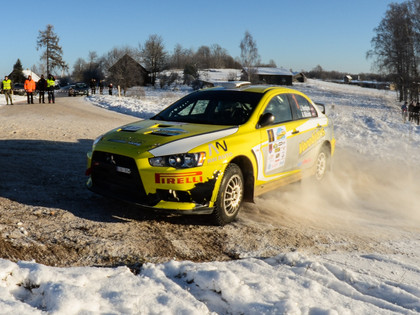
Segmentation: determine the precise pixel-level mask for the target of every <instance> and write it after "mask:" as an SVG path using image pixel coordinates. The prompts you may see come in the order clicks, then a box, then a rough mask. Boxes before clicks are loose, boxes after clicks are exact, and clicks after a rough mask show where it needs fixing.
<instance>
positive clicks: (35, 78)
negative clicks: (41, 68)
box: [22, 69, 41, 82]
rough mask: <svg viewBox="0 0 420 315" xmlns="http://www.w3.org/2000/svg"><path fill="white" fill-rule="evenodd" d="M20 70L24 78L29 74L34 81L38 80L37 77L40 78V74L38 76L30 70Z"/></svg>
mask: <svg viewBox="0 0 420 315" xmlns="http://www.w3.org/2000/svg"><path fill="white" fill-rule="evenodd" d="M22 72H23V75H24V76H25V78H27V77H28V76H29V75H30V76H31V77H32V79H33V80H34V81H37V82H38V81H39V79H41V78H40V76H38V75H37V74H36V73H35V72H33V71H32V70H29V69H26V70H23V71H22Z"/></svg>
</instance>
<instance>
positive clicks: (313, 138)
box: [299, 128, 325, 154]
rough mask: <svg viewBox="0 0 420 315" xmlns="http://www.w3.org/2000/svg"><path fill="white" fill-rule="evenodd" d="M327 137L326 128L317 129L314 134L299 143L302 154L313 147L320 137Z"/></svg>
mask: <svg viewBox="0 0 420 315" xmlns="http://www.w3.org/2000/svg"><path fill="white" fill-rule="evenodd" d="M323 137H325V130H324V128H321V129H318V130H315V131H314V132H313V133H312V135H311V136H310V137H309V138H308V139H307V140H305V141H302V142H301V143H299V154H302V153H303V152H305V151H306V150H308V149H309V148H310V147H312V146H313V145H314V144H315V143H316V142H317V141H318V140H319V139H321V138H323Z"/></svg>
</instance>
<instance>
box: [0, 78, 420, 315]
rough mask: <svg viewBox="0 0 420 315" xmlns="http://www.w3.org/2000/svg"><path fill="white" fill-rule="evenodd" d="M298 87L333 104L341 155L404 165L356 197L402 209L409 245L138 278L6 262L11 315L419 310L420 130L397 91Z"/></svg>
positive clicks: (137, 107) (157, 270)
mask: <svg viewBox="0 0 420 315" xmlns="http://www.w3.org/2000/svg"><path fill="white" fill-rule="evenodd" d="M293 88H295V89H298V90H301V91H302V92H304V93H306V94H307V95H309V96H310V97H311V98H312V99H313V100H314V101H316V102H321V103H325V104H326V107H327V113H328V114H329V116H330V118H331V120H332V121H333V123H334V126H335V134H336V140H337V151H338V152H339V151H340V150H341V152H351V153H352V154H353V155H354V156H363V157H364V158H365V159H366V160H367V161H371V164H369V165H370V166H372V165H379V164H381V165H388V164H392V165H395V164H397V165H399V166H400V169H398V171H396V177H395V178H394V177H392V178H391V179H390V178H389V177H386V176H384V178H386V179H384V180H383V183H381V185H382V186H383V188H382V189H381V190H380V191H378V192H377V191H367V192H366V199H364V200H350V201H351V206H353V207H356V208H358V209H361V211H365V210H366V211H377V212H378V213H379V214H381V216H382V215H383V216H390V213H391V211H393V214H395V208H398V210H399V211H400V213H401V216H404V218H405V219H406V220H407V222H408V223H407V225H404V227H402V228H401V231H400V232H401V237H395V238H391V239H389V240H387V241H386V242H385V244H384V246H385V247H387V248H389V253H383V252H378V253H377V252H363V251H358V250H357V249H355V250H354V251H343V252H338V251H337V252H329V253H326V254H319V255H315V254H311V253H307V252H302V251H295V252H287V253H278V255H277V256H275V257H270V258H260V257H258V255H257V254H256V255H255V256H254V257H250V256H249V253H247V254H246V255H244V257H243V258H242V259H238V260H233V261H229V262H217V261H216V262H207V263H193V262H190V261H169V262H167V263H163V264H151V263H146V264H144V265H143V266H142V268H141V269H140V271H139V273H138V274H137V273H136V272H132V270H130V269H129V268H128V267H117V268H96V267H73V268H55V267H48V266H44V265H40V264H37V263H36V262H35V261H32V262H27V261H20V262H17V263H14V262H11V261H8V260H3V259H0V313H1V314H212V313H213V314H215V313H217V314H416V313H420V229H419V226H420V225H419V223H420V201H419V200H420V191H419V188H418V186H419V185H418V181H419V179H418V177H415V176H414V174H419V172H418V165H419V163H418V162H419V159H420V127H419V126H416V125H414V124H413V123H407V122H403V121H402V118H401V112H400V104H399V103H398V101H397V97H396V94H395V92H392V91H384V90H375V89H367V88H360V87H355V86H348V85H342V84H334V83H326V82H321V81H314V80H309V81H308V82H307V83H299V84H295V85H294V87H293ZM188 92H190V90H188V89H186V90H178V91H170V90H157V89H156V90H155V89H149V88H145V89H142V90H141V93H139V92H137V93H134V94H137V95H132V96H131V97H118V96H116V95H113V96H110V95H93V96H90V97H87V100H89V101H90V102H92V104H94V105H97V106H101V107H104V108H107V109H109V110H115V111H119V112H123V113H127V114H130V115H133V116H136V117H138V118H148V117H150V116H151V115H153V114H155V113H157V112H158V111H160V110H161V109H163V108H164V107H166V106H167V105H169V104H170V103H172V102H173V101H174V100H176V99H178V98H179V97H181V96H182V95H185V94H186V93H188ZM2 104H4V101H3V100H1V101H0V105H1V106H2ZM133 120H134V119H133ZM361 167H362V166H361ZM413 167H414V168H415V172H414V173H412V172H411V170H412V169H413ZM390 172H395V171H394V170H390ZM379 179H380V177H379ZM363 180H365V181H369V180H371V178H364V179H363ZM341 183H343V182H341ZM344 183H345V182H344ZM337 186H340V187H332V188H331V192H332V193H334V194H342V197H343V198H348V196H349V194H350V193H349V192H343V191H345V190H346V189H347V188H348V187H346V185H343V184H341V185H337ZM349 186H350V185H349ZM390 191H392V192H393V193H394V194H395V198H393V199H389V200H392V201H393V202H388V203H387V204H384V203H381V201H380V199H383V198H387V196H386V195H389V194H390ZM387 200H388V199H387ZM327 204H328V200H327V201H326V206H327ZM329 206H330V207H334V204H330V205H329ZM335 210H337V211H339V209H335ZM378 221H381V218H380V217H378ZM371 224H372V226H374V225H375V224H379V223H376V222H371ZM385 229H386V227H385ZM394 229H395V228H394ZM393 233H394V234H395V233H396V234H398V233H399V231H393Z"/></svg>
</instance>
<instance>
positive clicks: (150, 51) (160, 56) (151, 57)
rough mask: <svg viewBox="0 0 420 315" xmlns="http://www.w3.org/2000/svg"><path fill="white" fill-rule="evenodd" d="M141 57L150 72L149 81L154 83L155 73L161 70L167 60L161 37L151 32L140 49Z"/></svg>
mask: <svg viewBox="0 0 420 315" xmlns="http://www.w3.org/2000/svg"><path fill="white" fill-rule="evenodd" d="M141 54H142V58H143V60H144V63H145V66H146V69H147V70H148V71H149V72H150V73H151V75H152V77H151V81H152V82H151V83H152V85H155V82H156V76H157V73H158V72H160V71H162V70H163V69H164V68H165V66H166V62H167V60H166V59H167V53H166V51H165V47H164V45H163V40H162V37H160V36H158V35H156V34H153V35H150V36H149V39H148V40H147V41H146V43H145V44H144V47H143V48H142V49H141Z"/></svg>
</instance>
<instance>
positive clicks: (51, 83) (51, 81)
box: [47, 74, 55, 103]
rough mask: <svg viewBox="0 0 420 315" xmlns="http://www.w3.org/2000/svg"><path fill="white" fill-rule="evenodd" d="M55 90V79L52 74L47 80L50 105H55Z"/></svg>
mask: <svg viewBox="0 0 420 315" xmlns="http://www.w3.org/2000/svg"><path fill="white" fill-rule="evenodd" d="M54 88H55V79H54V77H53V76H52V75H51V74H48V78H47V91H48V103H55V96H54Z"/></svg>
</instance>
